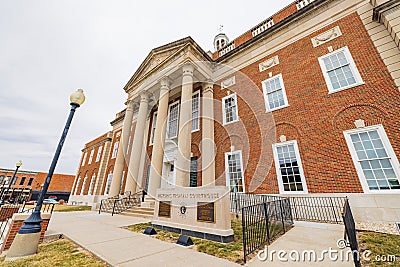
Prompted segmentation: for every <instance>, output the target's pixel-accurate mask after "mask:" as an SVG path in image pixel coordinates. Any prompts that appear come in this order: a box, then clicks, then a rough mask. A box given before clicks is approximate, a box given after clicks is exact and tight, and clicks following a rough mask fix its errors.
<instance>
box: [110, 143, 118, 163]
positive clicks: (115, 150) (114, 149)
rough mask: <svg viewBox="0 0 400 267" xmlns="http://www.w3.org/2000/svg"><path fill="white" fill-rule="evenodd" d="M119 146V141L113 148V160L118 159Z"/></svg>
mask: <svg viewBox="0 0 400 267" xmlns="http://www.w3.org/2000/svg"><path fill="white" fill-rule="evenodd" d="M118 144H119V142H118V141H117V142H115V143H114V147H113V153H112V155H111V158H112V159H114V158H116V157H117V152H118Z"/></svg>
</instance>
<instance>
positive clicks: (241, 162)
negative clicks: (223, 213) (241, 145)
mask: <svg viewBox="0 0 400 267" xmlns="http://www.w3.org/2000/svg"><path fill="white" fill-rule="evenodd" d="M232 155H238V157H239V164H240V172H241V176H242V177H241V180H242V188H243V190H242V191H237V192H238V193H245V192H246V187H245V180H244V169H243V158H242V151H241V150H236V151H230V152H225V177H226V186H228V187H229V191H231V184H230V180H231V179H230V176H229V175H230V172H229V162H228V157H229V156H232ZM233 192H236V191H233Z"/></svg>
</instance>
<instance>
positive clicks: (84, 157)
mask: <svg viewBox="0 0 400 267" xmlns="http://www.w3.org/2000/svg"><path fill="white" fill-rule="evenodd" d="M86 157H87V152H85V154H83V159H82V165H81V166H82V167H83V166H85V162H86Z"/></svg>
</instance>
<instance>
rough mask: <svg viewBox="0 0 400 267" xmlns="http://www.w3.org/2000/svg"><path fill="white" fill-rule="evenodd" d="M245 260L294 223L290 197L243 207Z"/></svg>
mask: <svg viewBox="0 0 400 267" xmlns="http://www.w3.org/2000/svg"><path fill="white" fill-rule="evenodd" d="M241 213H242V231H243V252H244V262H245V263H246V257H247V256H248V255H250V254H252V253H253V252H254V251H256V250H257V249H259V248H261V247H262V246H263V245H265V244H267V243H268V244H270V243H271V242H272V241H273V240H274V239H276V238H278V237H279V236H281V235H282V234H284V233H285V232H286V231H287V230H288V229H289V228H290V227H292V225H293V219H292V214H291V209H290V202H289V200H288V199H280V200H271V201H268V202H263V203H258V204H254V205H251V206H247V207H242V212H241Z"/></svg>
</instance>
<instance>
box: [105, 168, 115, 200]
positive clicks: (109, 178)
mask: <svg viewBox="0 0 400 267" xmlns="http://www.w3.org/2000/svg"><path fill="white" fill-rule="evenodd" d="M112 178H113V173H112V172H110V173H109V174H108V175H107V180H106V188H104V195H105V196H107V195H108V194H109V193H110V189H111V183H112Z"/></svg>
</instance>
